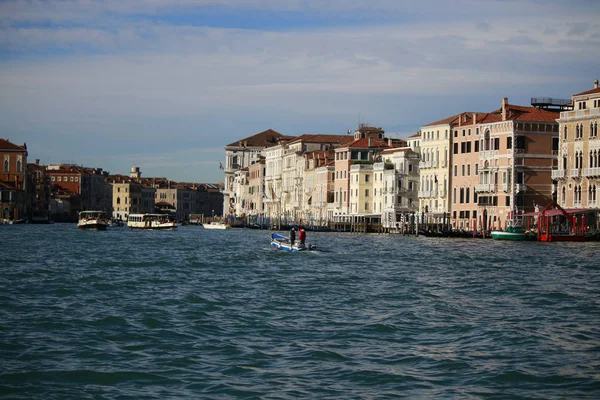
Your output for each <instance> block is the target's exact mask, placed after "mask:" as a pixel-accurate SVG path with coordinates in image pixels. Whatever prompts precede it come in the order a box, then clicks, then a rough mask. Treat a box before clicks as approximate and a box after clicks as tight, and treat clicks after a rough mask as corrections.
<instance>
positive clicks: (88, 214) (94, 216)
mask: <svg viewBox="0 0 600 400" xmlns="http://www.w3.org/2000/svg"><path fill="white" fill-rule="evenodd" d="M107 226H108V221H107V220H106V213H105V212H104V211H81V212H80V213H79V220H78V221H77V227H78V228H79V229H89V230H97V231H104V230H106V227H107Z"/></svg>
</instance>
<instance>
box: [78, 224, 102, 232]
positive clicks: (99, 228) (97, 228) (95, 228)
mask: <svg viewBox="0 0 600 400" xmlns="http://www.w3.org/2000/svg"><path fill="white" fill-rule="evenodd" d="M77 227H78V228H79V229H84V230H90V231H105V230H106V227H107V224H106V223H93V224H92V223H89V224H77Z"/></svg>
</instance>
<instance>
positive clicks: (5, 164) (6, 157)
mask: <svg viewBox="0 0 600 400" xmlns="http://www.w3.org/2000/svg"><path fill="white" fill-rule="evenodd" d="M8 165H9V164H8V156H4V172H9V169H8Z"/></svg>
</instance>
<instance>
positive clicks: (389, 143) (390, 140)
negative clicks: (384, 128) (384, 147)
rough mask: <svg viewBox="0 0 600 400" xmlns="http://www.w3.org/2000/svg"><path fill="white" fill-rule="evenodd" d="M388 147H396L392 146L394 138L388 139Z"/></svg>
mask: <svg viewBox="0 0 600 400" xmlns="http://www.w3.org/2000/svg"><path fill="white" fill-rule="evenodd" d="M388 146H390V147H394V146H392V138H388Z"/></svg>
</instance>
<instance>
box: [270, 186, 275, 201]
mask: <svg viewBox="0 0 600 400" xmlns="http://www.w3.org/2000/svg"><path fill="white" fill-rule="evenodd" d="M271 197H272V198H273V200H275V189H273V186H271Z"/></svg>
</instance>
